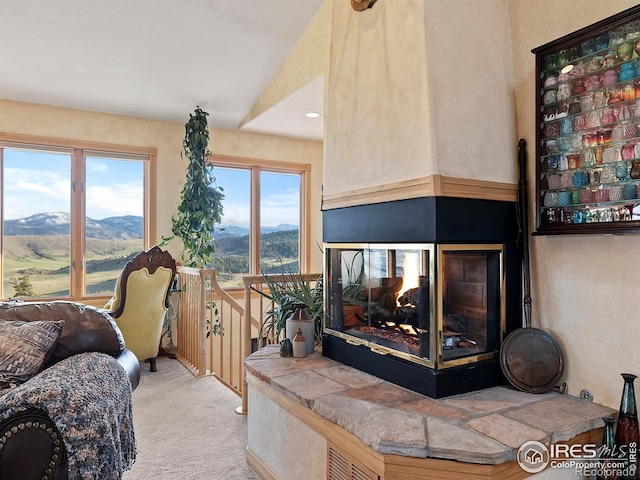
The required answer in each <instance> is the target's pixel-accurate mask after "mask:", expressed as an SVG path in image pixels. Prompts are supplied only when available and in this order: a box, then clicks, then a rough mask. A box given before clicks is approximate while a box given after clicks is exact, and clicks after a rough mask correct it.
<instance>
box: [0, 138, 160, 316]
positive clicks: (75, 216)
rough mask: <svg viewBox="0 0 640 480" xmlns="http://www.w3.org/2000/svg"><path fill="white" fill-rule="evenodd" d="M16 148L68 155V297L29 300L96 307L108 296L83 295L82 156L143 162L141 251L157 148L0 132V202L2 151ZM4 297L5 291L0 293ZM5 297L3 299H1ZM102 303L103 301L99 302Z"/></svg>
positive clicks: (151, 215) (151, 208) (152, 227)
mask: <svg viewBox="0 0 640 480" xmlns="http://www.w3.org/2000/svg"><path fill="white" fill-rule="evenodd" d="M5 148H20V149H26V150H40V151H53V152H56V151H61V152H71V153H70V155H71V191H70V192H69V194H70V206H71V211H70V212H69V213H70V216H71V234H70V236H71V238H70V242H71V245H70V265H69V268H70V275H69V296H65V297H33V299H30V300H46V301H54V300H72V301H78V302H83V303H88V304H92V303H95V304H100V301H102V300H106V299H108V298H109V295H104V294H99V295H87V294H86V293H85V289H86V288H85V287H86V285H85V274H86V272H85V269H86V268H85V267H86V262H85V257H84V253H85V247H86V244H85V233H86V232H85V226H86V225H85V223H86V222H85V216H86V215H85V197H84V194H85V181H86V178H85V165H86V157H90V156H92V155H94V154H99V155H100V156H106V157H109V156H110V157H111V158H125V157H127V156H129V157H130V158H131V159H135V160H140V161H142V162H143V172H144V181H143V183H144V185H143V188H144V192H143V198H144V206H143V215H144V218H143V248H144V249H145V250H148V249H149V248H150V247H151V245H152V244H153V243H152V242H154V241H155V238H156V221H155V218H156V188H155V185H156V165H157V160H156V159H157V149H156V148H155V147H138V146H131V145H119V144H111V143H102V142H92V141H84V140H73V139H62V138H53V137H40V136H35V135H24V134H13V133H5V132H0V201H1V200H2V199H3V198H4V192H3V191H2V188H3V185H4V178H3V175H4V158H3V157H4V149H5ZM3 229H4V209H3V208H0V272H1V271H2V267H3V264H2V262H3V255H1V253H2V252H3V251H4V248H3V242H4V231H3ZM2 293H3V295H6V292H2ZM6 299H8V297H6V298H5V300H6ZM103 304H104V302H103Z"/></svg>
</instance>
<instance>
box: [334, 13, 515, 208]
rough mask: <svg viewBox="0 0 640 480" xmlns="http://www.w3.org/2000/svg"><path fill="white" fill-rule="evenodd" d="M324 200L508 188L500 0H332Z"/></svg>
mask: <svg viewBox="0 0 640 480" xmlns="http://www.w3.org/2000/svg"><path fill="white" fill-rule="evenodd" d="M331 6H332V12H331V29H330V32H331V49H330V66H329V74H328V80H327V81H328V88H327V89H326V92H327V99H326V101H325V115H326V121H325V143H324V149H325V151H324V195H323V209H324V210H326V209H332V208H339V207H343V206H350V205H357V204H366V203H377V202H382V201H388V200H397V199H406V198H416V197H424V196H432V195H436V196H440V195H442V196H457V197H460V196H463V197H471V198H488V199H494V200H514V199H515V192H516V188H517V185H516V184H517V174H516V160H515V159H516V144H517V138H516V126H515V125H516V121H515V100H514V83H513V82H514V81H513V72H512V53H511V40H510V25H509V8H508V6H509V4H508V2H507V1H506V0H483V1H481V2H479V1H477V0H455V1H442V0H380V1H378V2H377V3H376V4H375V7H374V8H371V9H367V10H365V11H363V12H356V11H354V10H353V9H352V8H351V6H350V4H349V2H347V1H344V0H334V1H333V2H332V5H331Z"/></svg>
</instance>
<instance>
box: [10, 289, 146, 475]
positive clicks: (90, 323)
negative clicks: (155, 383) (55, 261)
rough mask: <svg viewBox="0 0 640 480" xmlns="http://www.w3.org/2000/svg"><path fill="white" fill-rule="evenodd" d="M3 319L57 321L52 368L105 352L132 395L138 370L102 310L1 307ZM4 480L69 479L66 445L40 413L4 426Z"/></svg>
mask: <svg viewBox="0 0 640 480" xmlns="http://www.w3.org/2000/svg"><path fill="white" fill-rule="evenodd" d="M0 319H3V320H21V321H35V320H43V321H55V320H60V319H64V320H65V323H64V327H63V328H62V331H61V333H60V336H59V337H58V340H57V343H56V346H55V348H54V350H53V354H52V356H51V358H50V359H49V361H48V363H47V364H46V365H45V368H46V367H49V366H51V365H53V364H55V363H57V362H59V361H60V360H63V359H65V358H67V357H70V356H72V355H75V354H78V353H84V352H101V353H106V354H109V355H111V356H113V357H114V358H116V359H117V360H118V363H120V365H122V367H124V369H125V371H126V372H127V374H128V376H129V380H130V382H131V389H132V390H134V389H135V388H136V387H137V386H138V383H139V381H140V364H139V363H138V359H137V358H136V356H135V355H134V354H133V353H132V352H131V351H129V350H127V349H126V348H125V344H124V340H123V338H122V334H121V333H120V330H119V329H118V327H117V326H116V324H115V322H114V321H113V319H112V318H111V317H110V316H109V314H108V313H107V312H106V311H105V310H102V309H98V308H95V307H91V306H88V305H84V304H81V303H73V302H64V301H59V302H6V303H3V302H0ZM0 443H1V445H0V479H3V480H5V479H6V480H10V479H20V480H30V479H56V480H59V479H67V478H68V475H67V456H66V450H65V446H64V439H63V438H62V435H61V434H60V432H59V431H58V429H57V428H56V426H55V424H54V422H53V420H52V419H51V418H49V416H48V415H47V414H46V413H45V412H44V411H43V410H39V409H30V410H26V411H23V412H20V413H18V414H15V415H13V416H11V417H9V418H8V419H6V420H4V421H2V422H0Z"/></svg>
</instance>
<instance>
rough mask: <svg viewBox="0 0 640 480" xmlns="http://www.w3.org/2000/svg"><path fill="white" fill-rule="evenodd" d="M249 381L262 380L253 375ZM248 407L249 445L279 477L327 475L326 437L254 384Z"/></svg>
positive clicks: (289, 479) (294, 478) (308, 478)
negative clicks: (261, 391) (254, 377)
mask: <svg viewBox="0 0 640 480" xmlns="http://www.w3.org/2000/svg"><path fill="white" fill-rule="evenodd" d="M249 380H250V382H251V383H253V382H260V380H255V379H253V377H251V376H250V378H249ZM267 388H271V387H267ZM248 410H249V415H248V417H247V422H248V423H247V433H248V438H247V448H248V449H249V450H251V451H252V452H253V453H254V454H255V455H256V456H257V457H258V458H259V459H260V460H261V461H262V462H263V463H264V464H265V465H266V466H267V467H268V468H269V470H271V472H273V473H274V474H275V476H276V477H277V478H278V480H300V479H305V480H322V479H325V478H327V441H326V440H325V438H324V437H322V436H321V435H320V434H318V433H317V432H315V431H314V430H312V429H311V428H310V427H308V426H307V425H306V424H304V423H303V422H302V421H300V420H299V419H298V418H296V417H294V416H293V415H291V414H290V413H288V412H287V410H285V409H284V408H282V407H281V406H280V405H278V404H277V403H275V402H274V401H273V400H271V399H269V398H268V397H266V396H265V395H263V394H262V393H260V392H259V391H258V390H257V389H256V388H252V387H251V386H249V406H248ZM252 412H253V413H254V414H253V415H252Z"/></svg>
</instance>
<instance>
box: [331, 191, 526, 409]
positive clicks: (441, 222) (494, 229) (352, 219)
mask: <svg viewBox="0 0 640 480" xmlns="http://www.w3.org/2000/svg"><path fill="white" fill-rule="evenodd" d="M322 220H323V242H324V243H325V244H390V243H392V244H425V243H430V244H433V245H436V246H437V245H459V244H464V245H471V246H472V245H473V244H478V245H481V244H501V245H503V250H502V261H503V279H504V290H503V295H504V298H503V299H502V300H501V301H502V302H503V304H504V317H505V318H504V322H503V328H504V331H503V332H500V336H501V338H500V343H501V342H502V335H505V336H506V335H508V334H509V333H510V332H512V331H513V330H515V329H517V328H519V327H521V326H522V313H521V312H522V281H521V275H522V270H521V265H522V245H521V241H520V238H519V229H518V222H517V218H516V203H515V202H507V201H497V200H482V199H468V198H457V197H455V198H454V197H421V198H413V199H407V200H397V201H391V202H383V203H375V204H367V205H359V206H352V207H344V208H337V209H331V210H325V211H323V214H322ZM325 301H329V300H328V299H326V300H325ZM374 350H375V349H372V348H370V347H369V346H367V345H363V344H354V342H350V341H347V340H346V339H345V338H341V337H340V336H336V335H333V334H331V332H330V330H327V329H325V331H324V333H323V348H322V351H323V355H324V356H326V357H329V358H331V359H333V360H336V361H338V362H340V363H343V364H345V365H349V366H352V367H354V368H357V369H359V370H362V371H364V372H367V373H370V374H372V375H374V376H376V377H378V378H381V379H384V380H387V381H390V382H392V383H395V384H397V385H400V386H402V387H405V388H408V389H410V390H413V391H415V392H418V393H421V394H423V395H427V396H429V397H432V398H441V397H446V396H450V395H455V394H460V393H466V392H470V391H474V390H480V389H483V388H489V387H493V386H497V385H503V384H506V383H507V380H506V379H505V377H504V375H503V374H502V371H501V368H500V359H499V353H498V352H497V351H496V352H495V354H494V355H493V356H491V358H488V359H482V360H480V361H477V362H473V363H469V364H464V365H459V366H452V367H449V368H437V366H436V367H435V368H430V367H429V366H425V365H422V364H420V363H416V362H412V361H409V360H407V359H405V358H401V357H398V356H394V355H380V354H379V353H376V352H375V351H374ZM498 350H499V349H498Z"/></svg>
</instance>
